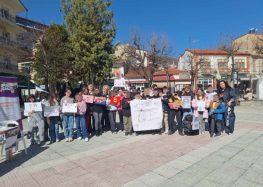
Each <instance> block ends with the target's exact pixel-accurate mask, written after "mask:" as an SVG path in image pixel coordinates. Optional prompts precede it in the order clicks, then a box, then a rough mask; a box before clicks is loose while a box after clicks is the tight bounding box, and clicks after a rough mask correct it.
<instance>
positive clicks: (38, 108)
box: [25, 102, 42, 113]
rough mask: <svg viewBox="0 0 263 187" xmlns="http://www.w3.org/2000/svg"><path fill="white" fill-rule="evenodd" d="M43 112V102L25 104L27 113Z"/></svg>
mask: <svg viewBox="0 0 263 187" xmlns="http://www.w3.org/2000/svg"><path fill="white" fill-rule="evenodd" d="M32 111H35V112H42V104H41V102H33V103H31V102H27V103H25V113H29V112H32Z"/></svg>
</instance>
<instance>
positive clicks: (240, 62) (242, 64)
mask: <svg viewBox="0 0 263 187" xmlns="http://www.w3.org/2000/svg"><path fill="white" fill-rule="evenodd" d="M235 64H237V67H238V69H244V68H246V62H245V59H235Z"/></svg>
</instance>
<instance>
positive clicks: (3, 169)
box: [0, 145, 48, 177]
mask: <svg viewBox="0 0 263 187" xmlns="http://www.w3.org/2000/svg"><path fill="white" fill-rule="evenodd" d="M46 149H48V147H41V146H39V145H32V146H30V147H29V148H28V149H27V154H25V152H24V151H21V152H19V153H17V154H15V155H14V157H13V158H12V160H9V161H5V160H4V159H5V158H3V159H2V160H0V177H2V176H4V175H5V174H7V173H9V172H10V171H12V170H13V169H16V168H17V167H19V166H21V165H22V164H23V163H25V162H26V161H28V160H30V159H31V158H33V157H35V156H36V155H38V154H39V153H41V152H43V151H45V150H46Z"/></svg>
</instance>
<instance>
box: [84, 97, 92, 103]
mask: <svg viewBox="0 0 263 187" xmlns="http://www.w3.org/2000/svg"><path fill="white" fill-rule="evenodd" d="M83 100H84V101H85V102H86V103H93V102H94V96H93V95H83Z"/></svg>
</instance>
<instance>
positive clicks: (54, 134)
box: [49, 94, 59, 143]
mask: <svg viewBox="0 0 263 187" xmlns="http://www.w3.org/2000/svg"><path fill="white" fill-rule="evenodd" d="M49 105H50V106H56V107H58V106H59V104H58V101H57V97H56V95H55V94H52V95H51V96H50V99H49ZM49 121H50V125H49V136H50V143H54V142H59V124H58V121H59V116H51V117H49Z"/></svg>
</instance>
